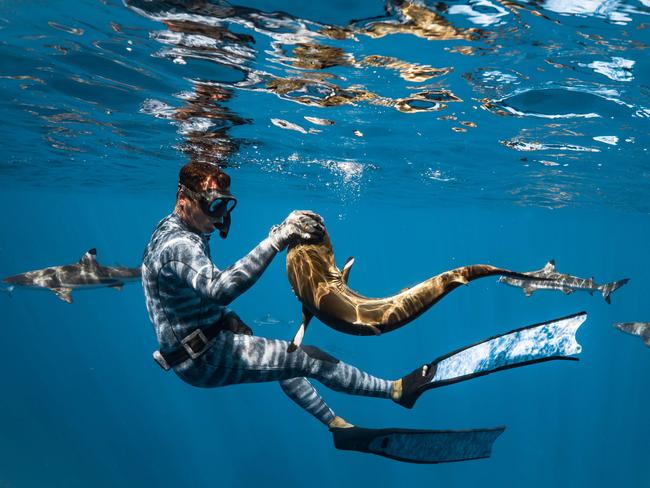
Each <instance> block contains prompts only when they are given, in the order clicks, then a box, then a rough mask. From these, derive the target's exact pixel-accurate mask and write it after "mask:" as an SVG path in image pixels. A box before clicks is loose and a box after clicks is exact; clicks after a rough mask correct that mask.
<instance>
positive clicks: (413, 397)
mask: <svg viewBox="0 0 650 488" xmlns="http://www.w3.org/2000/svg"><path fill="white" fill-rule="evenodd" d="M435 373H436V364H435V362H434V363H431V364H425V365H424V366H420V367H419V368H417V369H416V370H415V371H413V372H412V373H410V374H407V375H406V376H404V377H402V378H400V379H398V380H396V381H395V382H394V383H393V392H392V393H391V398H392V399H393V401H395V403H399V404H400V405H401V406H403V407H405V408H413V405H415V402H416V401H417V399H418V398H419V397H420V395H421V394H422V393H424V392H425V391H426V390H427V388H425V386H426V385H429V384H430V383H431V379H432V378H433V375H434V374H435Z"/></svg>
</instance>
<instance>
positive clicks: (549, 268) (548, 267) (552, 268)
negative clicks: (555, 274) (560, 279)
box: [544, 259, 555, 271]
mask: <svg viewBox="0 0 650 488" xmlns="http://www.w3.org/2000/svg"><path fill="white" fill-rule="evenodd" d="M544 271H555V259H551V260H550V261H549V262H548V263H546V266H544Z"/></svg>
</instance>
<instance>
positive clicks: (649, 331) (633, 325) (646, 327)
mask: <svg viewBox="0 0 650 488" xmlns="http://www.w3.org/2000/svg"><path fill="white" fill-rule="evenodd" d="M614 327H616V328H617V329H618V330H620V331H622V332H625V333H627V334H632V335H637V336H640V337H641V339H642V340H643V342H644V343H645V345H646V346H648V347H650V322H620V323H618V324H614Z"/></svg>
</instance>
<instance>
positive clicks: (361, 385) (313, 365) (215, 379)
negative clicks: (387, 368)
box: [200, 331, 394, 398]
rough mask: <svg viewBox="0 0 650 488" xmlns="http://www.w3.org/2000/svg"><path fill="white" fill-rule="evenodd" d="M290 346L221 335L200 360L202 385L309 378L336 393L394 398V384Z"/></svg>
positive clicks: (318, 353)
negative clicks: (290, 349) (203, 372)
mask: <svg viewBox="0 0 650 488" xmlns="http://www.w3.org/2000/svg"><path fill="white" fill-rule="evenodd" d="M288 345H289V343H288V342H287V341H281V340H277V339H267V338H264V337H258V336H251V335H243V334H233V333H232V332H229V331H224V332H221V333H220V334H219V335H218V336H217V338H216V340H215V343H214V345H213V346H212V347H211V348H210V349H209V350H208V351H207V352H206V353H205V354H204V355H203V356H202V357H201V359H200V362H201V363H204V364H205V365H206V366H208V367H209V368H208V370H209V376H210V377H209V378H204V381H203V383H204V384H205V386H226V385H233V384H239V383H258V382H265V381H282V380H288V379H292V378H300V377H307V378H313V379H315V380H318V381H320V382H321V383H323V384H324V385H326V386H327V387H328V388H331V389H333V390H336V391H342V392H345V393H350V394H353V395H365V396H374V397H381V398H391V392H392V388H393V383H394V382H393V381H390V380H384V379H381V378H377V377H375V376H372V375H370V374H368V373H366V372H364V371H361V370H360V369H358V368H355V367H354V366H352V365H350V364H347V363H344V362H342V361H339V360H338V359H336V358H334V357H332V356H330V355H329V354H327V353H325V352H323V351H321V350H320V349H318V348H316V347H313V346H301V347H299V348H298V349H297V350H296V351H294V352H287V347H288ZM206 373H208V371H206Z"/></svg>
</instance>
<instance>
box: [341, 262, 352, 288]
mask: <svg viewBox="0 0 650 488" xmlns="http://www.w3.org/2000/svg"><path fill="white" fill-rule="evenodd" d="M353 264H354V258H353V257H352V256H350V257H349V258H348V259H347V260H346V261H345V264H344V265H343V271H342V275H343V283H345V284H346V285H347V284H348V279H350V270H351V269H352V265H353Z"/></svg>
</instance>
